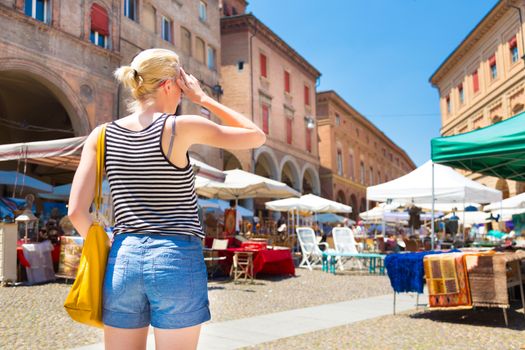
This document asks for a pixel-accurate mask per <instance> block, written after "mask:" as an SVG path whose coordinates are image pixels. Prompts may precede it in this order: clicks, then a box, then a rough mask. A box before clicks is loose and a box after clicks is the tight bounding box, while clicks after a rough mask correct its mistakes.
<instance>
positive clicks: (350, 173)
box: [348, 151, 355, 180]
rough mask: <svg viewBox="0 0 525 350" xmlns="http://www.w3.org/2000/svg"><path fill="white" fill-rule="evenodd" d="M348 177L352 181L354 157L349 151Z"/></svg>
mask: <svg viewBox="0 0 525 350" xmlns="http://www.w3.org/2000/svg"><path fill="white" fill-rule="evenodd" d="M348 177H349V178H351V179H352V180H353V179H354V177H355V174H354V155H353V154H352V151H350V154H349V156H348Z"/></svg>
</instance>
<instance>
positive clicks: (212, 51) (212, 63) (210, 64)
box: [208, 46, 216, 70]
mask: <svg viewBox="0 0 525 350" xmlns="http://www.w3.org/2000/svg"><path fill="white" fill-rule="evenodd" d="M215 52H216V51H215V49H214V48H213V47H211V46H208V68H209V69H211V70H215V68H216V62H215V58H216V53H215Z"/></svg>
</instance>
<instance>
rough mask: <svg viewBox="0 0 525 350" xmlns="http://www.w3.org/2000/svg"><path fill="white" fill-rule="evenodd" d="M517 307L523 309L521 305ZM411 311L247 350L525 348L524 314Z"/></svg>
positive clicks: (491, 349)
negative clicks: (507, 320) (504, 315)
mask: <svg viewBox="0 0 525 350" xmlns="http://www.w3.org/2000/svg"><path fill="white" fill-rule="evenodd" d="M517 307H521V304H520V305H519V306H518V305H516V308H517ZM516 308H515V309H513V310H509V327H505V323H504V321H503V314H502V311H501V310H500V309H485V308H483V309H476V310H475V311H472V310H467V311H422V312H421V311H420V312H416V311H415V310H414V311H410V312H405V313H401V314H398V315H395V316H394V315H391V316H384V317H379V318H375V319H371V320H366V321H362V322H357V323H354V324H351V325H346V326H341V327H336V328H331V329H326V330H322V331H317V332H312V333H307V334H302V335H299V336H295V337H289V338H283V339H279V340H276V341H273V342H269V343H263V344H259V345H257V346H254V347H247V348H245V349H265V350H266V349H286V350H290V349H305V350H310V349H344V350H350V349H352V350H365V349H366V350H370V349H374V350H376V349H377V350H390V349H391V350H394V349H395V350H401V349H407V350H408V349H410V350H419V349H421V350H423V349H425V350H426V349H432V350H456V349H457V350H460V349H461V350H465V349H469V350H470V349H476V350H478V349H479V350H500V349H501V350H512V349H520V347H521V346H523V345H525V318H524V315H523V309H516Z"/></svg>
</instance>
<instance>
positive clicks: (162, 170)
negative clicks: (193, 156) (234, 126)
mask: <svg viewBox="0 0 525 350" xmlns="http://www.w3.org/2000/svg"><path fill="white" fill-rule="evenodd" d="M169 116H170V115H169V114H163V115H162V116H160V117H158V118H157V119H156V120H155V121H153V123H151V124H150V125H148V126H147V127H146V128H145V129H143V130H140V131H133V130H129V129H127V128H124V127H122V126H120V125H118V124H117V123H115V122H111V123H109V124H108V125H107V127H106V143H105V145H106V147H105V163H104V165H105V170H106V175H107V178H108V182H109V188H110V192H111V199H112V201H113V210H114V217H115V226H114V229H113V233H114V234H115V235H117V234H122V233H136V234H166V235H174V234H182V235H195V236H197V237H199V238H203V237H204V233H203V230H202V227H201V224H200V221H199V216H198V211H197V195H196V193H195V174H194V172H193V168H192V166H191V164H190V157H189V154H188V152H186V159H187V161H188V164H187V165H186V166H185V167H184V168H180V167H177V166H176V165H174V164H172V163H171V162H170V161H169V159H168V158H167V157H166V155H165V154H164V152H163V151H162V142H161V141H162V130H163V129H164V125H165V124H166V120H167V119H168V117H169ZM173 127H175V123H174V124H173Z"/></svg>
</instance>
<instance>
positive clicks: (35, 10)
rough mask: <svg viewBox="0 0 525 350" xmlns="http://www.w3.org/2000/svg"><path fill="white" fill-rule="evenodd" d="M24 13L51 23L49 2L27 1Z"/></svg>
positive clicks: (46, 0) (47, 0)
mask: <svg viewBox="0 0 525 350" xmlns="http://www.w3.org/2000/svg"><path fill="white" fill-rule="evenodd" d="M24 13H25V14H26V15H27V16H30V17H33V18H34V19H37V20H39V21H41V22H44V23H49V22H50V16H49V14H50V9H49V0H26V2H25V6H24Z"/></svg>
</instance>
